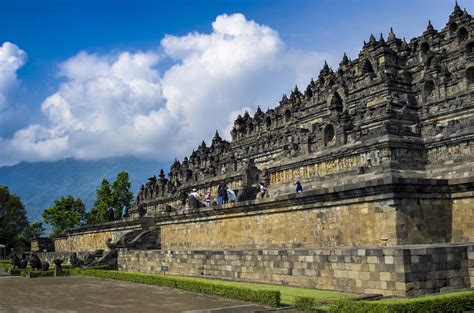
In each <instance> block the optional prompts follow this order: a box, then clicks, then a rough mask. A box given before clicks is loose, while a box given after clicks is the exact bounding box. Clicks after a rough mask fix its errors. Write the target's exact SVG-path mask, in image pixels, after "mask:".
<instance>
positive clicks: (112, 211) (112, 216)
mask: <svg viewBox="0 0 474 313" xmlns="http://www.w3.org/2000/svg"><path fill="white" fill-rule="evenodd" d="M108 213H109V222H112V221H113V220H115V209H114V207H113V206H109V208H108Z"/></svg>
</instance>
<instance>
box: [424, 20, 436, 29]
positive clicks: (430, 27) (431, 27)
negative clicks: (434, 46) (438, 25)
mask: <svg viewBox="0 0 474 313" xmlns="http://www.w3.org/2000/svg"><path fill="white" fill-rule="evenodd" d="M426 30H427V31H433V30H434V27H433V25H431V20H428V26H427V27H426Z"/></svg>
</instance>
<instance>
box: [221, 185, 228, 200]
mask: <svg viewBox="0 0 474 313" xmlns="http://www.w3.org/2000/svg"><path fill="white" fill-rule="evenodd" d="M222 188H224V191H223V192H222V203H224V204H226V203H227V202H229V195H228V194H227V186H226V184H224V186H223V187H222Z"/></svg>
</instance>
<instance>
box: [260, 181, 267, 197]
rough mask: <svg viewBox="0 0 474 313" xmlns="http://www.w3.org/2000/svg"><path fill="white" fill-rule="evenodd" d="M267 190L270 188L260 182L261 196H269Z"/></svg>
mask: <svg viewBox="0 0 474 313" xmlns="http://www.w3.org/2000/svg"><path fill="white" fill-rule="evenodd" d="M267 192H268V189H267V188H266V187H265V186H264V185H263V183H260V198H262V199H263V197H265V196H268V194H267Z"/></svg>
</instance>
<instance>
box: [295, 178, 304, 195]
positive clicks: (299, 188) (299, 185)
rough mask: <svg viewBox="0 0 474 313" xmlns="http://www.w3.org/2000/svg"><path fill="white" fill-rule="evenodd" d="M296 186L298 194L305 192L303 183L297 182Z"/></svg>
mask: <svg viewBox="0 0 474 313" xmlns="http://www.w3.org/2000/svg"><path fill="white" fill-rule="evenodd" d="M295 185H296V193H300V192H303V186H301V183H300V182H299V181H297V182H296V183H295Z"/></svg>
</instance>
